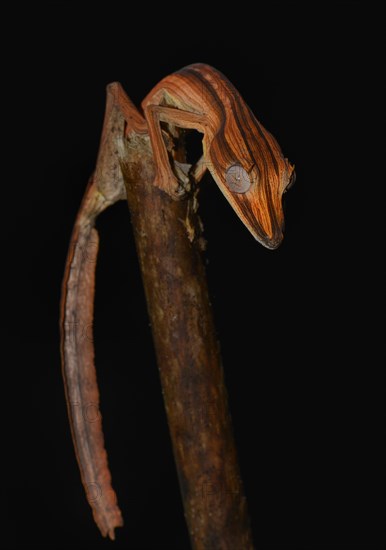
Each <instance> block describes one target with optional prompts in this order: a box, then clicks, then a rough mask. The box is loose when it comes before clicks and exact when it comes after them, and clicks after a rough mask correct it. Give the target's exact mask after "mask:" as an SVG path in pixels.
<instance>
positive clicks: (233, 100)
mask: <svg viewBox="0 0 386 550" xmlns="http://www.w3.org/2000/svg"><path fill="white" fill-rule="evenodd" d="M142 107H143V110H144V114H145V117H146V120H147V123H148V128H149V134H150V138H151V142H152V147H153V153H154V155H155V157H156V158H157V157H158V160H159V162H158V165H157V167H158V170H159V178H158V179H157V178H156V183H157V184H158V185H159V186H160V187H162V180H163V178H164V177H165V172H167V171H168V170H169V178H170V179H172V180H174V186H175V187H176V188H177V187H178V181H177V179H176V177H175V175H174V174H171V173H170V170H171V169H170V166H169V167H168V166H167V165H166V160H165V159H166V156H165V154H166V151H165V145H164V144H163V143H161V141H162V138H161V140H160V139H159V136H160V134H159V133H158V134H157V131H156V129H155V126H156V125H157V124H158V126H159V123H160V121H163V122H169V123H171V124H174V125H175V126H179V127H182V128H195V129H197V130H199V131H200V132H202V133H203V134H204V136H203V159H202V163H203V164H204V168H207V169H208V170H209V171H210V173H211V175H212V177H213V179H214V180H215V182H216V183H217V185H218V186H219V188H220V189H221V191H222V192H223V194H224V195H225V197H226V198H227V200H228V201H229V203H230V204H231V206H232V207H233V209H234V210H235V212H236V213H237V215H238V216H239V218H240V219H241V220H242V222H243V223H244V224H245V226H246V227H247V228H248V229H249V231H250V232H251V233H252V235H253V236H254V237H255V238H256V239H257V240H258V241H259V242H260V243H261V244H262V245H264V246H265V247H267V248H270V249H274V248H276V247H277V246H278V245H279V244H280V242H281V241H282V239H283V226H284V216H283V209H282V195H283V193H284V192H285V190H286V189H287V188H288V187H290V185H291V184H292V183H293V181H294V179H295V172H294V167H293V166H292V165H291V164H290V163H289V162H288V160H287V159H286V158H284V156H283V154H282V152H281V149H280V147H279V145H278V143H277V141H276V140H275V138H274V137H273V136H272V135H271V134H270V133H269V132H268V131H267V130H266V129H265V128H264V127H263V126H262V125H261V124H260V123H259V122H258V120H257V119H256V117H255V116H254V115H253V113H252V111H251V110H250V109H249V107H248V106H247V105H246V103H245V101H244V100H243V99H242V97H241V96H240V94H239V92H238V91H237V90H236V89H235V87H234V86H233V85H232V84H231V83H230V82H229V80H228V79H227V78H226V77H225V76H224V75H222V74H221V73H220V72H219V71H217V70H216V69H214V68H213V67H210V66H208V65H204V64H201V63H199V64H194V65H189V66H188V67H185V68H183V69H181V70H180V71H177V72H176V73H173V74H172V75H170V76H167V77H166V78H164V79H163V80H161V81H160V82H159V84H157V86H155V88H154V89H153V90H152V91H151V92H150V93H149V94H148V96H147V97H146V98H145V99H144V101H143V102H142ZM157 109H158V115H157V116H154V113H156V114H157ZM162 149H164V151H163V150H162ZM156 164H157V163H156ZM233 167H236V168H237V170H239V174H240V176H239V178H238V179H242V180H243V182H241V183H244V185H241V187H240V188H241V189H245V188H247V190H246V191H243V192H236V191H235V186H234V185H232V184H230V183H231V182H230V180H231V179H232V177H233V179H234V172H235V169H234V168H233ZM230 169H232V170H233V172H232V170H231V172H230V173H229V170H230ZM237 170H236V172H237ZM227 174H230V175H229V177H228V178H227ZM232 174H233V176H232ZM165 190H167V189H165Z"/></svg>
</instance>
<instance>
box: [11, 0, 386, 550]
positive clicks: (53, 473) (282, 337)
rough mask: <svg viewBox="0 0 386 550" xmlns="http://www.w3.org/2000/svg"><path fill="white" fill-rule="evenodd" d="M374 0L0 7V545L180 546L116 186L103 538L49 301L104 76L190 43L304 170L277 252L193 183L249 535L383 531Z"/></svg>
mask: <svg viewBox="0 0 386 550" xmlns="http://www.w3.org/2000/svg"><path fill="white" fill-rule="evenodd" d="M139 4H141V3H139ZM381 6H382V4H381V3H375V2H355V1H352V2H334V3H325V2H317V3H308V4H307V3H304V4H303V2H286V3H277V2H269V3H268V2H267V3H266V5H265V6H264V7H262V5H261V3H256V5H254V11H253V12H252V11H251V10H250V9H248V7H247V5H243V4H241V3H240V2H236V3H235V4H234V5H232V6H231V5H229V6H228V7H225V5H223V6H222V7H221V6H218V7H217V11H216V13H215V14H212V15H211V14H210V12H209V8H208V7H205V6H199V5H198V4H193V3H192V4H191V5H189V6H186V5H185V6H184V7H183V6H181V5H180V6H179V7H172V6H171V5H168V6H158V8H154V7H152V6H150V5H145V3H144V2H142V5H139V6H138V11H137V12H135V11H131V8H130V3H128V2H127V3H113V2H111V3H110V2H109V3H105V4H104V5H103V6H102V7H98V6H97V5H96V4H94V3H90V4H88V7H85V5H84V4H83V8H82V9H81V10H80V8H79V7H78V6H77V5H76V4H75V3H72V2H55V3H52V5H51V4H47V5H45V6H41V7H29V8H28V9H26V8H20V11H18V12H14V13H12V15H11V14H10V13H9V14H8V13H4V16H3V26H4V32H6V31H7V30H8V31H11V32H10V35H9V36H8V38H7V39H6V40H5V41H4V37H3V41H4V43H3V49H2V52H3V70H4V75H5V76H6V79H5V82H4V85H3V92H4V93H5V100H4V103H3V120H5V119H9V120H10V122H11V124H10V129H9V132H8V133H7V134H6V137H7V142H8V144H9V145H10V147H9V151H7V152H6V155H4V157H3V159H4V160H3V165H4V169H6V168H8V169H9V174H8V175H7V177H6V181H5V182H3V192H5V193H6V197H5V199H6V200H4V199H3V213H2V214H3V215H2V221H3V222H4V225H3V229H2V232H1V243H2V248H3V252H4V256H3V257H4V259H5V261H4V263H3V274H4V275H6V276H7V279H6V284H4V286H3V289H4V291H3V304H4V305H5V308H4V309H3V312H4V319H5V323H4V325H5V331H4V333H3V334H4V346H3V350H4V358H5V363H4V373H10V374H11V380H10V383H9V385H4V387H3V402H4V403H5V405H6V411H5V413H4V416H3V423H4V426H5V427H7V428H9V434H8V430H6V432H7V438H6V442H5V443H4V447H3V449H4V455H6V456H7V457H9V458H10V465H9V466H8V467H7V469H6V470H5V475H4V478H3V481H2V489H3V491H4V498H3V502H4V503H5V504H6V506H7V511H8V514H7V515H6V524H5V527H4V528H3V535H2V536H3V537H4V539H7V540H9V541H12V542H9V543H8V547H13V546H15V547H29V546H32V545H36V546H39V547H42V546H50V547H51V546H52V547H57V548H59V547H60V548H73V547H79V548H81V547H84V548H86V547H89V546H91V547H95V548H108V547H111V548H120V547H125V548H135V549H142V548H143V549H144V548H146V549H156V548H168V549H169V548H170V549H172V548H178V549H181V550H183V549H186V548H189V542H188V537H187V531H186V527H185V523H184V518H183V511H182V504H181V499H180V496H179V489H178V483H177V478H176V472H175V468H174V464H173V456H172V451H171V445H170V440H169V435H168V429H167V424H166V416H165V413H164V409H163V403H162V396H161V391H160V384H159V378H158V372H157V368H156V363H155V359H154V351H153V347H152V341H151V334H150V328H149V326H148V320H147V315H146V306H145V302H144V296H143V291H142V286H141V280H140V274H139V268H138V265H137V260H136V254H135V250H134V244H133V238H132V234H131V227H130V220H129V215H128V213H127V207H126V205H125V203H124V202H122V203H120V204H118V205H116V206H114V207H113V208H112V209H110V210H109V211H107V212H106V213H105V214H103V215H102V216H101V218H100V219H99V221H98V229H99V232H100V236H101V249H100V259H99V262H98V267H97V296H96V320H95V333H94V335H95V346H96V358H97V369H98V378H99V385H100V390H101V400H102V401H101V408H102V414H103V424H104V433H105V438H106V446H107V449H108V452H109V463H110V467H111V471H112V475H113V485H114V487H115V489H116V491H117V494H118V501H119V503H120V506H121V509H122V511H123V514H124V519H125V527H124V528H123V529H121V530H118V531H117V541H116V542H115V543H112V542H110V541H107V540H104V539H102V537H101V535H100V534H99V532H98V530H97V528H96V526H95V525H94V523H93V520H92V515H91V510H90V508H89V505H88V504H87V501H86V499H85V497H84V494H83V489H82V486H81V483H80V479H79V473H78V469H77V464H76V461H75V457H74V452H73V448H72V443H71V438H70V432H69V427H68V421H67V417H66V409H65V402H64V395H63V387H62V380H61V373H60V357H59V341H58V314H59V311H58V305H59V296H60V284H61V278H62V274H63V268H64V261H65V256H66V252H67V246H68V243H69V240H70V233H71V228H72V224H73V222H74V218H75V215H76V212H77V209H78V206H79V204H80V200H81V197H82V195H83V192H84V189H85V185H86V182H87V179H88V177H89V175H90V173H91V172H92V170H93V167H94V164H95V159H96V154H97V149H98V142H99V135H100V131H101V127H102V121H103V114H104V100H105V86H106V84H107V83H109V82H111V81H114V80H118V81H120V82H121V83H122V85H123V87H124V88H125V90H126V91H127V93H128V95H129V96H130V97H131V99H132V100H133V101H134V102H135V103H136V104H137V105H139V103H140V101H141V99H142V98H143V97H144V96H145V95H146V94H147V92H148V91H149V90H150V89H151V88H152V86H153V85H155V84H156V83H157V82H158V81H159V80H160V79H161V78H162V77H164V76H165V75H167V74H169V73H171V72H173V71H175V70H177V69H179V68H181V67H183V66H184V65H187V64H189V63H193V62H197V61H201V62H206V63H209V64H211V65H213V66H215V67H216V68H218V69H220V70H221V71H223V72H224V73H225V74H226V75H227V76H228V78H229V79H230V80H231V81H232V82H233V83H234V84H235V85H236V87H237V88H238V89H239V91H240V92H241V94H242V95H243V96H244V98H245V100H246V101H247V103H248V104H249V105H250V107H251V108H252V110H253V111H254V113H255V114H256V116H257V117H258V119H259V120H260V121H261V122H262V123H263V124H264V125H265V126H266V128H267V129H269V130H270V131H271V132H272V133H273V134H274V135H275V137H276V138H277V139H278V141H279V143H280V145H281V147H282V149H283V151H284V153H285V155H286V156H287V157H288V158H289V159H290V160H291V161H292V162H293V163H295V165H296V172H297V182H296V185H295V186H294V188H293V189H292V190H291V191H290V192H289V193H288V194H287V195H286V196H285V214H286V233H285V239H284V242H283V244H282V246H281V247H280V248H279V249H278V250H276V251H274V252H272V251H268V250H266V249H264V248H263V247H261V246H260V245H258V244H257V243H256V242H255V241H254V240H253V238H252V237H251V236H250V234H249V233H248V231H246V230H245V228H244V227H243V225H242V224H241V223H240V221H239V220H238V219H237V217H236V216H235V214H234V212H233V211H232V209H231V208H230V207H229V205H228V204H227V203H226V202H225V201H224V199H223V196H222V195H221V193H220V192H219V190H218V189H217V188H216V186H215V184H214V182H213V181H211V180H210V178H209V177H207V178H206V179H205V181H204V183H203V186H202V187H203V188H202V193H201V195H200V205H201V206H200V209H201V210H200V211H201V216H202V219H203V221H204V225H205V235H206V238H207V240H208V249H207V253H206V259H207V262H208V263H207V272H208V280H209V285H210V291H211V296H212V301H213V307H214V312H215V318H216V325H217V330H218V335H219V339H220V341H221V347H222V355H223V362H224V369H225V375H226V381H227V387H228V391H229V399H230V408H231V413H232V418H233V423H234V431H235V437H236V442H237V446H238V451H239V460H240V465H241V470H242V475H243V480H244V483H245V488H246V493H247V498H248V503H249V509H250V515H251V521H252V527H253V532H254V537H255V541H256V545H257V547H258V548H271V547H272V548H279V547H282V548H286V547H294V548H320V547H324V546H329V545H336V546H337V547H340V546H343V545H349V546H353V545H354V544H357V545H363V546H365V547H367V548H368V547H370V546H372V545H376V544H378V545H380V544H381V542H382V538H381V537H382V534H381V531H382V525H381V524H382V520H383V508H382V506H381V496H382V493H383V482H382V440H381V434H382V426H381V422H382V411H383V408H382V406H383V405H382V401H383V388H382V368H381V361H380V359H379V358H378V357H379V354H380V340H381V330H380V327H379V322H378V321H377V317H376V315H377V314H378V315H379V312H380V311H381V310H380V300H381V296H380V281H381V275H380V273H381V260H382V257H381V256H382V254H381V252H382V251H381V242H380V241H381V238H380V237H381V229H382V226H381V223H380V211H379V206H380V205H381V202H382V199H383V197H382V190H383V185H384V150H383V148H382V140H381V139H380V137H379V133H380V131H381V130H382V128H383V120H384V119H383V102H382V96H381V93H382V91H383V82H382V75H383V73H384V59H383V55H381V51H382V48H383V44H382V34H383V32H384V29H383V27H382V26H381V22H382V17H381V15H382V14H381V11H382V10H381ZM171 13H173V14H177V16H175V15H173V16H171V15H170V14H171ZM174 20H175V21H174ZM3 127H4V126H3ZM8 192H10V196H9V197H8V196H7V193H8ZM7 306H10V307H7ZM377 312H378V313H377ZM9 329H10V330H9ZM235 550H239V549H235ZM240 550H241V549H240Z"/></svg>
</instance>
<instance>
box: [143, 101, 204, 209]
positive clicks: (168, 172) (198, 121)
mask: <svg viewBox="0 0 386 550" xmlns="http://www.w3.org/2000/svg"><path fill="white" fill-rule="evenodd" d="M144 114H145V118H146V121H147V124H148V130H149V136H150V141H151V145H152V149H153V155H154V158H155V161H156V162H155V166H156V177H155V180H154V184H155V185H156V186H157V187H159V188H160V189H162V190H163V191H165V192H166V193H168V195H170V196H171V197H172V198H173V199H175V200H179V199H182V198H184V197H185V196H186V189H185V188H184V185H183V184H181V182H180V181H179V180H178V178H177V177H176V175H175V174H174V172H173V170H172V167H171V165H170V162H169V157H168V152H167V149H166V145H165V142H164V139H163V137H162V130H161V122H166V123H168V124H173V125H175V126H177V127H180V128H184V129H189V130H198V131H199V132H201V133H203V134H204V139H205V133H206V119H205V116H204V115H200V114H197V113H192V112H189V111H182V110H180V109H177V108H175V107H165V106H161V105H152V104H150V105H148V106H146V107H145V109H144ZM200 177H202V173H200Z"/></svg>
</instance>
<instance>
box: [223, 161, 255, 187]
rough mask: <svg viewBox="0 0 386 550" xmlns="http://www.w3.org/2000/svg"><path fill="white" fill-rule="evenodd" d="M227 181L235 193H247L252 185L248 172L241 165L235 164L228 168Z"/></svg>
mask: <svg viewBox="0 0 386 550" xmlns="http://www.w3.org/2000/svg"><path fill="white" fill-rule="evenodd" d="M225 181H226V184H227V186H228V188H229V189H230V191H232V192H233V193H246V192H247V191H248V189H249V188H250V186H251V183H252V182H251V178H250V177H249V174H248V172H247V171H246V170H244V168H243V167H242V166H240V164H233V165H232V166H230V167H229V168H228V170H227V171H226V173H225Z"/></svg>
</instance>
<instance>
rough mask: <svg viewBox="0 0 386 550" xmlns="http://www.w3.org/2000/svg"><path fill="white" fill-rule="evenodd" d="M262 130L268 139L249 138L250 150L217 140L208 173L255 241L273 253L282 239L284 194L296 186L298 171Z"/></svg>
mask: <svg viewBox="0 0 386 550" xmlns="http://www.w3.org/2000/svg"><path fill="white" fill-rule="evenodd" d="M260 129H261V131H263V132H264V133H265V134H266V139H261V136H260V137H259V140H258V141H257V140H253V139H250V140H249V141H248V144H249V147H248V150H247V151H245V150H244V151H243V150H242V148H243V142H242V141H241V140H235V141H233V142H232V143H226V146H225V147H224V141H223V140H214V141H213V142H212V144H211V147H210V150H209V157H210V163H209V171H210V172H211V174H212V176H213V179H214V180H215V181H216V183H217V185H218V186H219V187H220V189H221V191H222V192H223V194H224V195H225V197H226V198H227V200H228V202H229V203H230V205H231V206H232V207H233V209H234V210H235V212H236V214H237V215H238V216H239V218H240V219H241V221H242V222H243V223H244V225H245V226H246V227H247V228H248V229H249V231H250V232H251V233H252V235H253V236H254V237H255V239H256V240H257V241H259V243H261V244H262V245H263V246H265V247H266V248H269V249H271V250H273V249H275V248H277V247H278V246H279V245H280V243H281V241H282V240H283V229H284V214H283V207H282V195H283V193H285V191H287V189H289V188H290V187H291V186H292V185H293V183H294V181H295V171H294V166H292V165H291V164H290V163H289V161H288V160H287V159H286V158H284V156H283V154H282V152H281V150H280V147H279V145H278V144H277V142H276V140H275V139H274V138H273V136H271V135H270V134H269V133H268V132H267V131H266V130H265V129H264V128H262V126H261V125H260ZM252 137H253V136H252ZM240 144H241V147H240ZM254 145H255V146H254Z"/></svg>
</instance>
